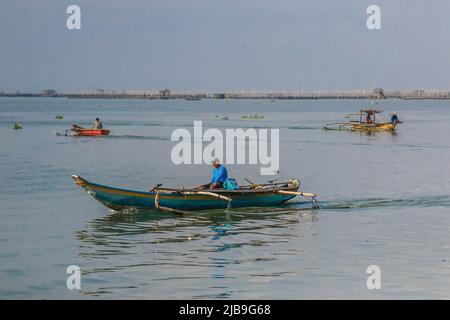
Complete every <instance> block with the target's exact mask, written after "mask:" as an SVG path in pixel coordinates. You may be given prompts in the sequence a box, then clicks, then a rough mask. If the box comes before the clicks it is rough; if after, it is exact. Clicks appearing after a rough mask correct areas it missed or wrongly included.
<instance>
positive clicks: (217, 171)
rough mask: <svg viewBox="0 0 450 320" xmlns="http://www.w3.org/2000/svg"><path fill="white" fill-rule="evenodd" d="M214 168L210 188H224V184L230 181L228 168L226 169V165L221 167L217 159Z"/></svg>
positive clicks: (213, 164) (213, 163)
mask: <svg viewBox="0 0 450 320" xmlns="http://www.w3.org/2000/svg"><path fill="white" fill-rule="evenodd" d="M212 166H213V167H214V170H213V175H212V177H211V182H210V186H209V188H210V189H217V188H223V186H224V183H225V182H226V181H227V180H228V172H227V168H225V166H224V165H221V164H220V162H219V159H217V158H216V159H214V160H213V162H212Z"/></svg>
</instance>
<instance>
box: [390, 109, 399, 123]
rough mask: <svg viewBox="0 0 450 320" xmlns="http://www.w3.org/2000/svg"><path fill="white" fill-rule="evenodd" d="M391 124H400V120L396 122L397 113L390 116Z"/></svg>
mask: <svg viewBox="0 0 450 320" xmlns="http://www.w3.org/2000/svg"><path fill="white" fill-rule="evenodd" d="M391 122H392V123H399V122H400V120H398V117H397V112H394V113H393V114H392V117H391Z"/></svg>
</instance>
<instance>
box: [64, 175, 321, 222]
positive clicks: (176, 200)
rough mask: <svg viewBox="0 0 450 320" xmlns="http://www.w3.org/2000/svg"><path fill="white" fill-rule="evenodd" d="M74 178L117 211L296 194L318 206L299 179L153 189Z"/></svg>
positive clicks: (250, 203)
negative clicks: (228, 186) (232, 187)
mask: <svg viewBox="0 0 450 320" xmlns="http://www.w3.org/2000/svg"><path fill="white" fill-rule="evenodd" d="M72 179H73V180H74V181H75V184H76V185H78V186H80V187H82V188H83V189H84V190H85V191H86V192H87V193H88V194H89V195H91V196H92V197H93V198H94V199H95V200H97V201H98V202H100V203H101V204H103V205H104V206H106V207H108V208H110V209H113V210H115V211H123V210H128V209H137V210H145V209H147V210H148V209H158V210H161V211H170V212H174V213H177V214H185V213H188V210H203V209H227V210H230V209H231V207H233V208H237V207H271V206H277V205H281V204H283V203H285V202H286V201H288V200H290V199H292V198H295V197H296V196H303V197H305V198H309V199H310V201H308V202H311V203H312V204H313V207H314V208H318V204H317V201H316V196H317V195H316V194H314V193H307V192H300V191H298V189H299V187H300V181H299V180H298V179H289V180H287V181H286V182H278V183H275V182H272V183H265V184H251V185H246V186H241V187H239V189H237V190H226V189H214V190H209V189H208V190H198V189H195V188H193V189H184V188H178V189H175V188H163V187H162V186H161V185H159V184H158V185H156V186H155V187H154V188H152V189H150V190H149V191H137V190H130V189H125V188H117V187H110V186H106V185H101V184H97V183H93V182H89V181H87V180H85V179H83V178H82V177H80V176H77V175H73V176H72ZM305 203H306V201H305Z"/></svg>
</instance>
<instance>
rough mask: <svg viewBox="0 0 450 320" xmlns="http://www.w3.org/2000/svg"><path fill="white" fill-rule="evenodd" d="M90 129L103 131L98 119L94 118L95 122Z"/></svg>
mask: <svg viewBox="0 0 450 320" xmlns="http://www.w3.org/2000/svg"><path fill="white" fill-rule="evenodd" d="M91 129H96V130H101V129H103V123H102V122H101V121H100V119H99V118H95V122H94V124H93V125H92V128H91Z"/></svg>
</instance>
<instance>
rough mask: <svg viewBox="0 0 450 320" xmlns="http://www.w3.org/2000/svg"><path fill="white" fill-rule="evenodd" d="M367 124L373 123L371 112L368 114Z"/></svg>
mask: <svg viewBox="0 0 450 320" xmlns="http://www.w3.org/2000/svg"><path fill="white" fill-rule="evenodd" d="M366 124H372V117H371V116H370V113H368V114H367V116H366Z"/></svg>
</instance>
